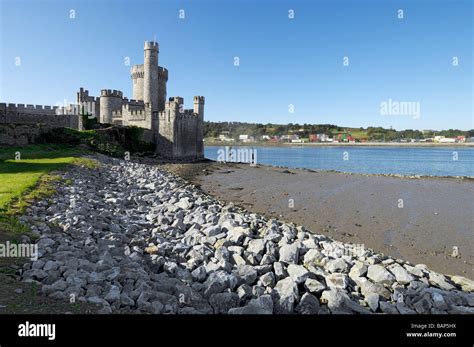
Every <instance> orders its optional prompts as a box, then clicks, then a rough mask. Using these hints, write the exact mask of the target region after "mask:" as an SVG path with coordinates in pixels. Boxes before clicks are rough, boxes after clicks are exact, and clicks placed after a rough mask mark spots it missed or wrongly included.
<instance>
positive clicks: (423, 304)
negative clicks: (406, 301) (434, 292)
mask: <svg viewBox="0 0 474 347" xmlns="http://www.w3.org/2000/svg"><path fill="white" fill-rule="evenodd" d="M413 308H414V309H415V311H416V312H417V313H419V314H429V313H431V300H430V295H424V296H423V297H422V298H421V299H420V300H418V301H417V302H416V303H414V304H413Z"/></svg>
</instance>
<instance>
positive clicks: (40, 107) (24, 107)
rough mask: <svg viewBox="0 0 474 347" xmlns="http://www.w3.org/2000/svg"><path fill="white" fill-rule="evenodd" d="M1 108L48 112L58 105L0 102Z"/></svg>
mask: <svg viewBox="0 0 474 347" xmlns="http://www.w3.org/2000/svg"><path fill="white" fill-rule="evenodd" d="M0 108H1V109H5V108H6V109H8V111H39V112H44V111H46V112H48V111H54V110H56V109H57V108H59V106H49V105H32V104H27V105H25V104H12V103H8V104H7V103H0Z"/></svg>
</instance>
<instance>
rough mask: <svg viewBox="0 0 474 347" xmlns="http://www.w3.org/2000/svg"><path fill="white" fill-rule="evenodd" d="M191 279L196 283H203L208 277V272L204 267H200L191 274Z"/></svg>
mask: <svg viewBox="0 0 474 347" xmlns="http://www.w3.org/2000/svg"><path fill="white" fill-rule="evenodd" d="M191 277H192V279H193V280H194V281H198V282H203V281H204V280H205V279H206V277H207V271H206V268H205V267H204V266H199V267H198V268H196V269H195V270H193V271H192V272H191Z"/></svg>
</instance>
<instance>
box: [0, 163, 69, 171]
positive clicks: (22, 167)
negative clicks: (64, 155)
mask: <svg viewBox="0 0 474 347" xmlns="http://www.w3.org/2000/svg"><path fill="white" fill-rule="evenodd" d="M67 164H69V163H68V162H58V163H31V162H24V161H21V160H16V161H13V160H12V161H0V174H2V173H5V174H16V173H24V172H31V173H33V172H49V171H52V170H58V169H60V168H61V167H63V166H64V165H67Z"/></svg>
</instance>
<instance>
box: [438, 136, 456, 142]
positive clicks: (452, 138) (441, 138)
mask: <svg viewBox="0 0 474 347" xmlns="http://www.w3.org/2000/svg"><path fill="white" fill-rule="evenodd" d="M434 142H439V143H455V142H456V139H455V138H454V137H445V136H435V137H434Z"/></svg>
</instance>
